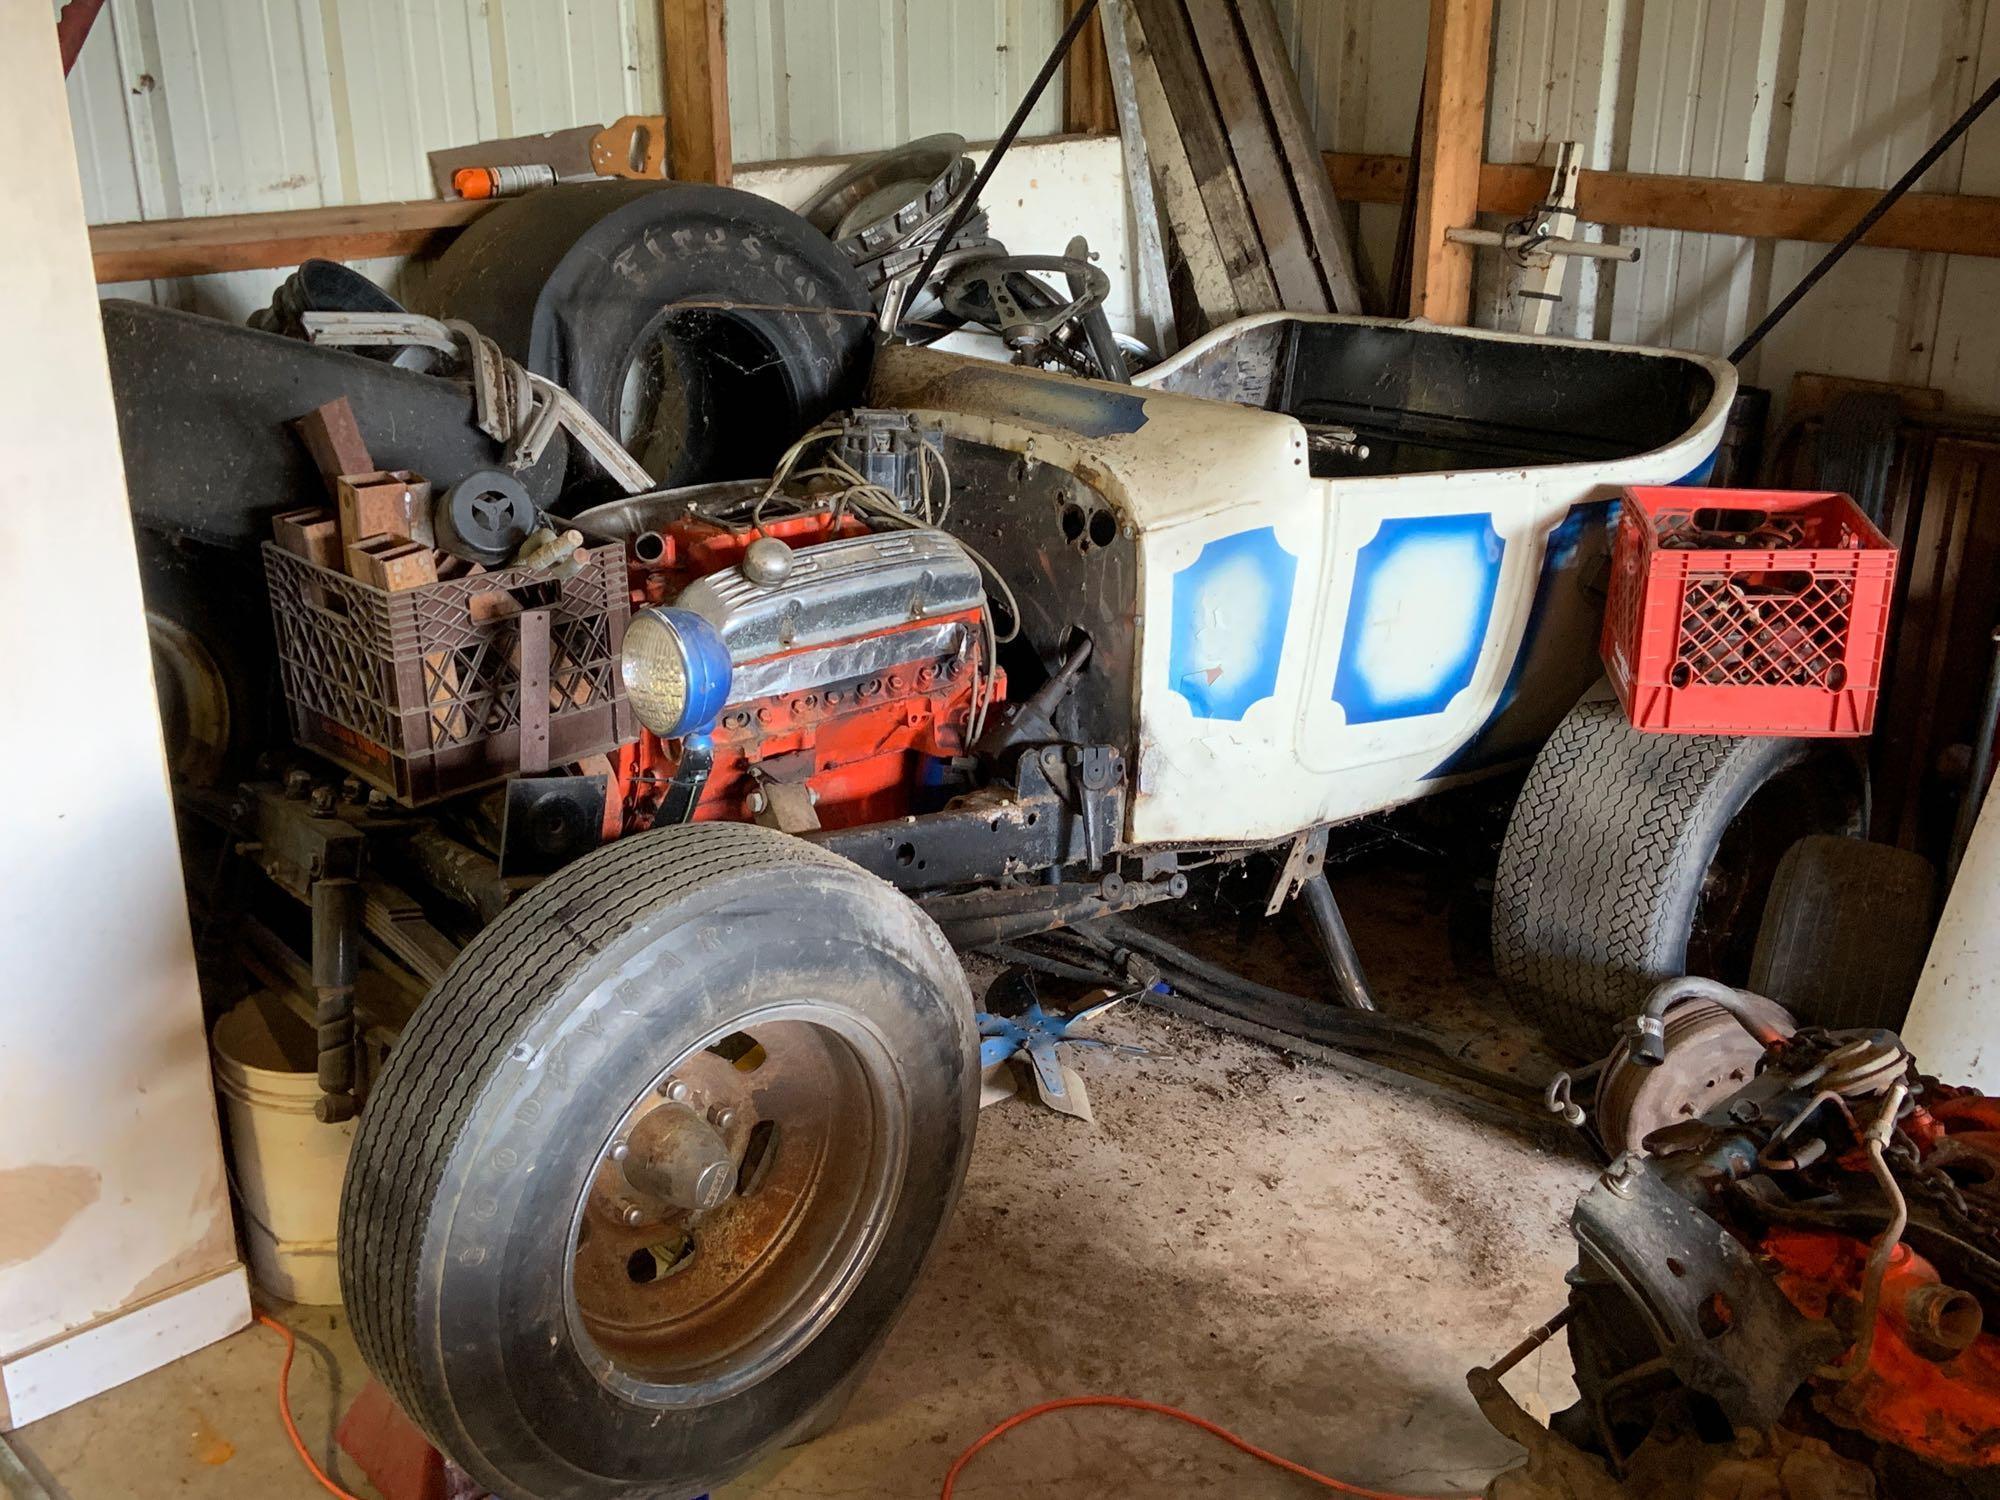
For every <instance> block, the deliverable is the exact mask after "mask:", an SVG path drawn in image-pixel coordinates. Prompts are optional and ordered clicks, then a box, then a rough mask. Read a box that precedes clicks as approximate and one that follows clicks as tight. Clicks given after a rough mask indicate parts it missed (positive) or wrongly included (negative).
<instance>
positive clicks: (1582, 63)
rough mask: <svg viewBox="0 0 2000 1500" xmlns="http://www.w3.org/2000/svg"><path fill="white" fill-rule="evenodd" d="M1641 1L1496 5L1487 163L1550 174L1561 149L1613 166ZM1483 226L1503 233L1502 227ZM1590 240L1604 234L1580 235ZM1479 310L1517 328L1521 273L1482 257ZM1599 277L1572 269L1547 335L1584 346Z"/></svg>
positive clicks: (1539, 0)
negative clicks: (1570, 145) (1632, 21)
mask: <svg viewBox="0 0 2000 1500" xmlns="http://www.w3.org/2000/svg"><path fill="white" fill-rule="evenodd" d="M1635 4H1636V0H1499V4H1498V5H1496V6H1495V8H1494V18H1493V80H1492V84H1491V87H1490V90H1489V93H1488V114H1487V129H1486V157H1487V160H1489V161H1504V162H1527V163H1534V164H1536V165H1540V166H1546V167H1550V168H1553V167H1554V165H1555V159H1556V152H1557V150H1558V149H1559V148H1560V147H1561V145H1562V143H1563V142H1564V141H1575V142H1577V143H1578V144H1579V145H1580V146H1581V147H1582V148H1583V165H1584V166H1585V167H1589V168H1604V167H1608V166H1610V165H1611V163H1612V159H1613V151H1614V147H1615V145H1616V137H1617V127H1618V123H1619V118H1620V116H1619V108H1618V105H1619V100H1618V88H1619V83H1620V79H1621V77H1622V75H1623V71H1624V70H1623V67H1622V57H1623V52H1624V48H1625V45H1626V31H1627V21H1628V15H1629V12H1630V11H1631V9H1632V8H1633V7H1634V6H1635ZM1481 222H1482V223H1483V224H1484V225H1485V226H1486V227H1488V228H1491V229H1504V228H1505V227H1506V225H1505V223H1504V222H1503V221H1502V220H1501V219H1499V218H1498V217H1495V216H1492V215H1487V216H1484V217H1483V218H1482V220H1481ZM1579 233H1580V235H1581V237H1582V238H1584V239H1597V238H1600V237H1601V236H1600V235H1599V233H1598V231H1597V230H1596V229H1595V228H1593V227H1591V226H1588V225H1585V226H1580V229H1579ZM1478 267H1479V271H1478V280H1477V283H1476V285H1475V289H1474V305H1475V308H1476V309H1477V317H1478V321H1479V322H1481V323H1483V324H1485V325H1486V326H1487V327H1490V328H1518V327H1520V326H1521V303H1520V300H1519V299H1518V298H1516V297H1515V296H1514V295H1513V289H1514V287H1515V285H1516V284H1517V283H1518V281H1519V279H1520V272H1519V270H1518V269H1517V268H1516V267H1515V266H1514V265H1513V263H1512V262H1511V261H1510V260H1509V259H1508V258H1507V257H1506V256H1503V255H1501V254H1499V253H1497V252H1494V251H1484V250H1483V251H1481V252H1479V256H1478ZM1600 274H1601V273H1600V268H1599V267H1598V265H1597V264H1596V263H1595V262H1593V261H1585V260H1579V261H1572V262H1571V263H1570V265H1569V267H1568V268H1567V269H1566V271H1565V273H1564V283H1563V302H1562V305H1561V306H1560V307H1559V308H1557V309H1556V310H1555V316H1554V318H1553V319H1552V320H1551V322H1550V325H1549V326H1550V328H1551V329H1552V330H1553V331H1554V332H1557V333H1563V334H1569V335H1571V336H1573V337H1579V338H1588V337H1589V336H1590V335H1591V334H1592V333H1593V332H1594V331H1595V330H1596V328H1597V322H1598V314H1597V306H1598V300H1599V291H1600V281H1599V278H1600Z"/></svg>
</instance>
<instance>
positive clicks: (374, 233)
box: [90, 198, 493, 282]
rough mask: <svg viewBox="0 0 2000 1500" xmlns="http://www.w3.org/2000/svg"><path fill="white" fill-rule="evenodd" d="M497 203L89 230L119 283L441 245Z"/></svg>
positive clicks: (100, 262) (453, 201)
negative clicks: (316, 258)
mask: <svg viewBox="0 0 2000 1500" xmlns="http://www.w3.org/2000/svg"><path fill="white" fill-rule="evenodd" d="M491 207H493V202H492V201H491V200H487V201H484V202H468V201H467V200H465V199H462V198H450V199H445V200H443V201H440V202H413V203H357V204H352V205H350V206H348V207H345V208H301V209H290V210H287V211H286V212H283V213H264V214H216V215H214V216H212V217H210V218H205V219H155V220H152V221H150V222H146V223H132V224H97V225H93V226H92V227H91V231H90V258H91V263H92V265H93V267H94V268H95V270H96V272H97V279H98V281H99V282H115V281H150V280H152V279H154V278H155V277H164V276H205V275H207V274H208V273H210V272H212V271H255V270H261V269H264V268H267V267H272V266H295V265H298V264H299V263H300V262H301V261H306V260H311V259H313V258H314V257H316V256H318V257H324V258H325V259H327V260H366V259H368V258H369V257H371V256H376V255H417V254H420V253H422V252H423V251H426V250H431V249H435V248H436V247H437V246H438V245H439V244H441V243H442V242H443V241H444V240H445V239H447V238H449V237H450V236H452V235H455V234H457V233H458V231H459V230H461V229H463V228H464V227H465V226H466V225H468V224H470V223H471V222H472V221H473V220H474V219H476V218H478V217H479V216H480V215H481V214H483V213H485V212H486V211H487V210H488V209H489V208H491Z"/></svg>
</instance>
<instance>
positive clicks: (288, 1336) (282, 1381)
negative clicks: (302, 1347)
mask: <svg viewBox="0 0 2000 1500" xmlns="http://www.w3.org/2000/svg"><path fill="white" fill-rule="evenodd" d="M257 1321H258V1322H259V1323H262V1324H263V1325H264V1326H265V1327H266V1328H269V1329H273V1330H275V1331H276V1333H277V1334H278V1336H279V1337H280V1338H282V1339H283V1340H284V1341H285V1362H284V1363H283V1364H281V1365H279V1366H278V1415H279V1417H280V1418H282V1419H283V1420H284V1424H285V1436H286V1437H288V1438H290V1439H291V1440H292V1451H293V1452H294V1453H296V1454H298V1456H299V1462H300V1463H302V1464H304V1465H305V1466H306V1470H307V1472H309V1473H310V1474H311V1475H312V1477H313V1478H315V1479H317V1480H318V1481H319V1483H320V1488H321V1489H323V1490H325V1491H326V1492H327V1493H328V1494H329V1495H333V1496H335V1497H337V1500H361V1497H360V1496H359V1495H357V1494H355V1493H354V1492H353V1491H352V1490H344V1489H342V1488H341V1487H340V1486H339V1485H337V1484H335V1483H334V1482H333V1481H332V1480H331V1479H329V1478H328V1477H327V1473H326V1470H324V1469H322V1468H321V1467H320V1466H319V1465H318V1464H316V1463H314V1462H313V1456H312V1454H311V1453H309V1452H308V1451H306V1445H305V1440H304V1439H303V1438H301V1437H300V1436H299V1428H298V1424H297V1423H296V1422H294V1421H293V1420H292V1356H293V1355H294V1354H296V1353H297V1352H298V1347H299V1342H298V1340H297V1339H295V1338H294V1337H292V1330H291V1329H289V1328H287V1327H286V1326H285V1325H284V1324H283V1323H280V1322H279V1321H278V1320H277V1319H276V1318H274V1317H271V1316H270V1315H269V1314H267V1313H261V1312H260V1313H258V1314H257Z"/></svg>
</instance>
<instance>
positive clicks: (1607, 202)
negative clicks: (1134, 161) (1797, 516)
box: [90, 152, 2000, 283]
mask: <svg viewBox="0 0 2000 1500" xmlns="http://www.w3.org/2000/svg"><path fill="white" fill-rule="evenodd" d="M1325 160H1326V167H1327V171H1328V173H1329V174H1330V175H1331V176H1332V178H1333V186H1334V191H1335V192H1336V193H1337V194H1338V195H1339V196H1340V198H1341V199H1342V200H1343V201H1346V202H1350V203H1390V204H1393V203H1400V202H1401V201H1402V198H1403V179H1404V177H1405V175H1406V174H1407V173H1408V171H1409V162H1408V160H1407V159H1406V158H1404V157H1401V156H1361V155H1355V154H1351V153H1345V152H1327V153H1326V155H1325ZM1548 179H1549V174H1548V169H1547V168H1546V167H1534V166H1508V165H1503V164H1501V163H1498V162H1487V163H1486V164H1485V165H1484V166H1483V167H1481V168H1480V171H1479V196H1478V210H1479V212H1481V213H1492V214H1505V215H1507V216H1509V217H1512V218H1518V217H1519V216H1520V215H1522V214H1524V213H1526V212H1528V210H1529V209H1531V208H1533V207H1534V206H1535V204H1537V203H1538V202H1540V201H1541V195H1542V192H1543V190H1544V189H1545V188H1547V186H1548ZM1878 196H1879V195H1878V194H1877V193H1876V192H1875V191H1873V190H1872V189H1868V188H1834V187H1810V186H1806V185H1803V184H1796V183H1786V182H1738V181H1735V180H1733V179H1730V178H1718V177H1669V176H1661V175H1656V174H1647V173H1640V172H1589V171H1586V172H1583V173H1582V174H1580V175H1579V177H1578V179H1577V215H1578V217H1579V218H1583V219H1587V220H1590V221H1592V222H1594V223H1602V224H1612V225H1622V226H1625V227H1627V228H1633V229H1677V230H1684V231H1688V232H1692V233H1696V234H1728V235H1737V236H1740V237H1743V238H1747V239H1780V240H1806V241H1811V242H1814V243H1818V244H1831V243H1832V242H1833V241H1834V240H1837V239H1839V238H1840V236H1841V235H1842V234H1843V233H1845V232H1846V230H1847V227H1848V226H1849V225H1851V224H1853V223H1854V222H1855V221H1856V220H1857V219H1859V218H1860V217H1861V215H1862V213H1863V212H1864V211H1866V209H1867V208H1868V206H1869V205H1870V204H1871V203H1873V202H1874V201H1875V199H1876V198H1877V197H1878ZM492 206H493V205H492V204H491V203H490V202H484V203H468V202H463V201H459V200H447V201H443V202H438V201H431V200H426V201H420V202H412V203H361V204H353V205H350V206H348V207H345V208H301V209H287V210H285V211H283V212H279V213H262V214H220V215H215V216H212V217H209V218H201V219H154V220H150V221H144V222H134V223H125V224H98V225H95V226H93V227H92V229H91V231H90V249H91V259H92V261H93V263H94V264H95V267H96V271H97V280H98V281H99V282H101V283H102V282H117V281H147V280H151V279H153V278H155V277H166V276H201V275H206V274H208V273H210V272H214V271H250V270H260V269H265V268H269V267H276V266H295V265H297V264H298V263H299V262H300V261H302V260H306V259H309V258H310V257H312V256H316V255H317V256H325V257H326V258H327V259H329V260H365V259H368V258H369V257H371V256H381V255H417V254H423V253H426V252H429V251H434V250H437V249H439V248H440V247H442V246H443V245H444V244H445V243H446V242H447V241H448V240H449V239H450V238H451V237H452V236H453V235H455V234H457V233H458V231H459V230H461V229H463V228H464V227H465V226H466V225H467V224H470V223H471V222H472V221H473V220H474V219H476V218H478V217H479V215H480V214H482V213H484V212H486V210H487V209H489V208H491V207H492ZM1862 244H1864V245H1872V246H1878V247H1880V248H1882V249H1885V250H1916V251H1925V252H1930V253H1935V254H1945V255H1976V256H1985V257H2000V197H1978V196H1974V195H1970V194H1957V193H1911V194H1909V195H1908V196H1907V197H1905V198H1904V199H1903V201H1902V202H1900V203H1898V204H1897V205H1896V206H1895V207H1894V208H1892V209H1891V210H1889V212H1888V213H1887V214H1886V215H1885V216H1884V217H1883V219H1882V221H1881V222H1880V223H1879V224H1877V225H1876V226H1875V227H1874V228H1873V229H1872V230H1870V231H1869V233H1868V237H1867V238H1866V239H1864V240H1863V241H1862Z"/></svg>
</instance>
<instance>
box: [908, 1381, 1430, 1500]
mask: <svg viewBox="0 0 2000 1500" xmlns="http://www.w3.org/2000/svg"><path fill="white" fill-rule="evenodd" d="M1081 1406H1116V1407H1123V1408H1125V1409H1127V1410H1129V1411H1149V1412H1153V1413H1155V1414H1156V1415H1158V1416H1162V1417H1172V1418H1173V1419H1174V1420H1175V1421H1176V1422H1185V1423H1187V1425H1188V1426H1190V1427H1198V1428H1200V1429H1201V1430H1202V1431H1203V1432H1205V1433H1207V1434H1209V1436H1211V1437H1218V1438H1221V1439H1222V1441H1223V1442H1225V1443H1227V1444H1229V1446H1230V1447H1232V1448H1234V1449H1236V1450H1237V1451H1238V1452H1241V1453H1247V1454H1249V1455H1250V1456H1251V1457H1252V1458H1255V1459H1260V1460H1262V1461H1263V1462H1265V1463H1267V1464H1270V1465H1271V1466H1272V1467H1273V1468H1278V1469H1283V1470H1284V1471H1285V1472H1286V1473H1287V1474H1296V1475H1298V1476H1299V1478H1301V1479H1307V1480H1311V1481H1312V1482H1313V1483H1314V1484H1316V1485H1319V1486H1320V1487H1321V1488H1323V1489H1329V1490H1336V1491H1338V1492H1339V1493H1340V1494H1343V1495H1358V1496H1360V1497H1361V1500H1429V1497H1425V1496H1418V1495H1406V1494H1403V1493H1401V1492H1399V1491H1396V1490H1371V1489H1366V1488H1364V1487H1363V1486H1361V1485H1358V1484H1348V1483H1346V1482H1344V1481H1342V1480H1339V1479H1333V1478H1330V1477H1328V1476H1327V1475H1325V1474H1322V1473H1320V1472H1318V1471H1317V1470H1315V1469H1308V1468H1307V1467H1306V1466H1305V1465H1304V1464H1299V1463H1293V1462H1292V1461H1291V1460H1290V1459H1289V1458H1280V1457H1279V1456H1278V1455H1277V1454H1275V1453H1272V1452H1269V1451H1268V1450H1266V1449H1263V1448H1259V1447H1258V1446H1257V1445H1256V1444H1255V1443H1253V1442H1251V1441H1250V1440H1249V1439H1247V1438H1240V1437H1238V1436H1237V1435H1236V1434H1235V1433H1233V1432H1231V1431H1230V1430H1229V1429H1228V1428H1226V1427H1219V1426H1217V1425H1216V1424H1215V1423H1213V1422H1211V1421H1209V1420H1208V1419H1207V1418H1205V1417H1197V1416H1196V1415H1195V1414H1194V1413H1193V1412H1188V1411H1182V1410H1181V1409H1180V1408H1179V1407H1177V1406H1162V1405H1161V1404H1160V1403H1159V1402H1157V1401H1141V1400H1139V1399H1138V1398H1136V1397H1133V1396H1066V1397H1064V1398H1063V1399H1062V1400H1060V1401H1044V1402H1043V1403H1042V1404H1041V1405H1039V1406H1031V1407H1029V1408H1028V1409H1027V1410H1026V1411H1018V1412H1015V1413H1014V1415H1013V1416H1011V1417H1009V1418H1008V1419H1007V1420H1006V1421H1004V1422H1002V1423H1001V1424H1000V1425H999V1426H998V1427H995V1428H994V1429H993V1430H992V1431H991V1432H989V1433H987V1434H986V1435H985V1436H984V1437H982V1438H980V1439H979V1441H977V1442H976V1443H974V1444H973V1445H972V1446H971V1447H969V1448H967V1449H966V1450H965V1451H964V1452H963V1453H961V1454H959V1455H958V1458H957V1461H956V1462H954V1463H953V1464H952V1466H951V1468H950V1469H949V1470H947V1471H946V1473H945V1476H944V1489H943V1491H942V1492H940V1494H939V1496H938V1500H951V1495H952V1488H953V1486H955V1485H956V1484H957V1483H958V1477H959V1475H960V1474H962V1473H963V1472H964V1471H965V1466H966V1465H967V1464H969V1463H971V1462H972V1460H973V1459H975V1458H977V1457H978V1456H979V1454H980V1452H981V1450H983V1449H984V1448H985V1447H986V1446H987V1445H988V1444H990V1443H992V1442H994V1441H995V1440H996V1439H998V1438H1001V1437H1004V1436H1005V1435H1006V1434H1008V1433H1010V1432H1012V1431H1013V1430H1014V1429H1015V1428H1016V1427H1019V1426H1020V1425H1021V1424H1022V1423H1024V1422H1032V1421H1034V1419H1035V1418H1036V1417H1042V1416H1047V1415H1048V1414H1049V1413H1050V1412H1052V1411H1073V1410H1075V1409H1076V1408H1078V1407H1081ZM1468 1500H1469V1497H1468Z"/></svg>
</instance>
